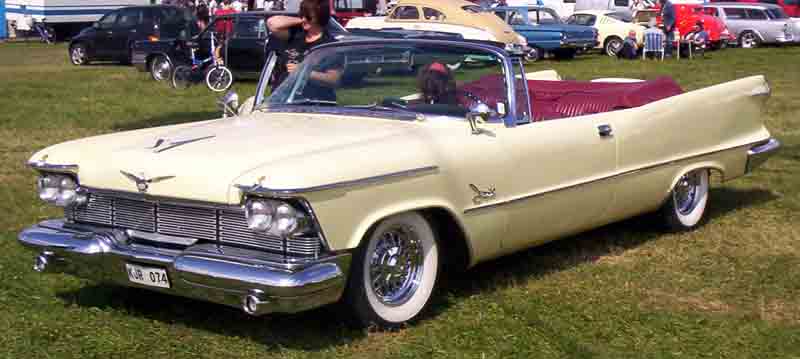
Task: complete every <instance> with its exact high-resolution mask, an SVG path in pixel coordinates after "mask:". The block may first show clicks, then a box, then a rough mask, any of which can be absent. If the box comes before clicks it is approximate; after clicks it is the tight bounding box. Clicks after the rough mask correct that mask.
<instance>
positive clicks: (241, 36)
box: [226, 16, 267, 72]
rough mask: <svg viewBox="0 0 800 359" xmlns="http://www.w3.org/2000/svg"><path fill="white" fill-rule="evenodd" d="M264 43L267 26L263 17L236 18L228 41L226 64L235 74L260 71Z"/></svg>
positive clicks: (262, 62) (262, 64)
mask: <svg viewBox="0 0 800 359" xmlns="http://www.w3.org/2000/svg"><path fill="white" fill-rule="evenodd" d="M266 41H267V26H266V21H265V20H264V18H263V17H260V16H257V17H256V16H238V17H237V19H236V23H235V24H234V34H233V37H232V38H231V39H229V40H228V57H227V59H226V60H227V61H226V63H227V64H228V66H229V67H230V68H231V70H234V71H237V72H258V71H261V68H262V67H263V66H264V56H265V55H264V45H265V44H266Z"/></svg>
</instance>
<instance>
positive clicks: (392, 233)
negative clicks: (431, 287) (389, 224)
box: [369, 226, 423, 306]
mask: <svg viewBox="0 0 800 359" xmlns="http://www.w3.org/2000/svg"><path fill="white" fill-rule="evenodd" d="M422 266H423V261H422V243H420V240H419V238H418V237H417V234H416V233H414V231H413V229H412V228H410V227H400V226H398V227H394V228H390V229H388V230H386V232H384V233H383V234H381V236H380V239H379V240H378V243H377V245H376V246H375V250H374V252H373V253H372V255H371V256H370V262H369V279H370V284H371V286H372V292H373V293H375V296H376V297H378V300H380V301H381V302H382V303H384V304H386V305H390V306H397V305H401V304H403V303H405V302H406V301H408V300H409V299H410V298H411V297H412V296H413V295H414V293H415V292H416V291H417V288H418V287H419V282H420V279H421V277H422Z"/></svg>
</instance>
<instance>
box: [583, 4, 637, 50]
mask: <svg viewBox="0 0 800 359" xmlns="http://www.w3.org/2000/svg"><path fill="white" fill-rule="evenodd" d="M567 24H571V25H582V26H593V27H594V28H595V29H597V33H598V35H597V48H599V49H602V50H603V51H604V52H605V53H606V54H607V55H608V56H616V55H617V51H619V50H620V49H621V48H622V43H623V41H624V39H625V38H626V37H628V33H630V31H635V32H636V41H638V42H639V43H640V44H641V43H642V41H644V30H645V28H644V26H641V25H637V24H634V23H633V19H632V18H631V16H630V14H629V13H627V12H619V11H611V10H581V11H576V12H575V13H574V14H572V16H570V17H569V18H567Z"/></svg>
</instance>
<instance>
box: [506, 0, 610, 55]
mask: <svg viewBox="0 0 800 359" xmlns="http://www.w3.org/2000/svg"><path fill="white" fill-rule="evenodd" d="M492 11H493V12H494V13H495V14H496V15H497V16H499V17H500V18H501V19H503V20H504V21H505V22H507V23H508V24H509V25H511V27H512V28H513V29H514V31H516V32H517V33H518V34H520V35H522V36H524V37H525V40H526V41H527V42H528V48H529V49H530V50H528V51H527V52H526V59H527V60H528V61H537V60H539V59H541V58H542V57H544V55H545V54H547V53H551V54H553V55H555V56H556V57H557V58H572V57H574V56H575V53H576V52H578V50H586V49H591V48H594V47H595V46H596V45H597V30H595V28H593V27H591V26H583V25H573V24H565V23H564V22H562V21H561V19H560V18H559V16H558V14H557V13H556V12H555V11H554V10H553V9H550V8H548V7H544V6H508V7H496V8H493V9H492Z"/></svg>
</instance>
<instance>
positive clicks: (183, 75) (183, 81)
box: [170, 65, 192, 90]
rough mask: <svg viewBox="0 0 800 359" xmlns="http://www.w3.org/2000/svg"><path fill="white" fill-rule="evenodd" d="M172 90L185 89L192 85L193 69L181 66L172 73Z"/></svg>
mask: <svg viewBox="0 0 800 359" xmlns="http://www.w3.org/2000/svg"><path fill="white" fill-rule="evenodd" d="M170 84H171V85H172V88H176V89H181V90H182V89H185V88H188V87H189V85H191V84H192V68H191V67H189V66H186V65H180V66H178V67H176V68H175V71H173V72H172V81H170Z"/></svg>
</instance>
